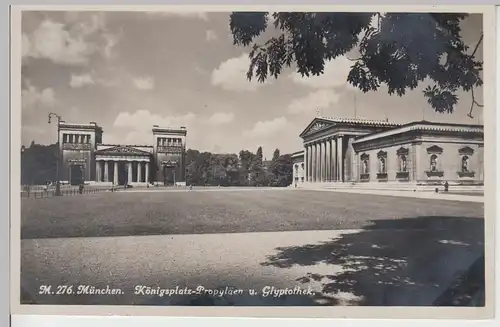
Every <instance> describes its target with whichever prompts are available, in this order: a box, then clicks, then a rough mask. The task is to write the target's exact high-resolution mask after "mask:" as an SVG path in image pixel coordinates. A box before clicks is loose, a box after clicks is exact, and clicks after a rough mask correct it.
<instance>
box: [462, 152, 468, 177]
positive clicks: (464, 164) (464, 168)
mask: <svg viewBox="0 0 500 327" xmlns="http://www.w3.org/2000/svg"><path fill="white" fill-rule="evenodd" d="M462 171H463V172H464V173H465V172H468V171H469V157H467V156H464V157H463V158H462Z"/></svg>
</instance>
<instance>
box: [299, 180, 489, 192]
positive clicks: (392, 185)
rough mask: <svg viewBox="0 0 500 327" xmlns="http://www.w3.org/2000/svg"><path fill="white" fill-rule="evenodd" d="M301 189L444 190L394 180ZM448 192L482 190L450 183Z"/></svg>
mask: <svg viewBox="0 0 500 327" xmlns="http://www.w3.org/2000/svg"><path fill="white" fill-rule="evenodd" d="M297 187H298V188H302V189H313V190H314V189H316V190H317V189H338V190H342V189H351V190H377V191H384V190H387V191H408V192H414V191H419V192H424V191H428V192H434V191H435V189H436V188H438V189H439V191H444V185H425V184H423V185H419V184H417V183H396V182H387V183H381V182H378V183H377V182H370V183H360V182H357V183H353V182H345V183H338V182H324V183H302V184H298V185H297ZM448 190H449V191H450V192H455V191H456V192H483V191H484V186H483V185H458V184H453V183H450V185H449V189H448Z"/></svg>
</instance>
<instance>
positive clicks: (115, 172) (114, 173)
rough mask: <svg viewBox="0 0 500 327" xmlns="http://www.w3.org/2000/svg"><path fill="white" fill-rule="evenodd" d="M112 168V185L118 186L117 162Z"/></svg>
mask: <svg viewBox="0 0 500 327" xmlns="http://www.w3.org/2000/svg"><path fill="white" fill-rule="evenodd" d="M113 168H114V169H113V184H115V185H118V161H115V165H114V167H113Z"/></svg>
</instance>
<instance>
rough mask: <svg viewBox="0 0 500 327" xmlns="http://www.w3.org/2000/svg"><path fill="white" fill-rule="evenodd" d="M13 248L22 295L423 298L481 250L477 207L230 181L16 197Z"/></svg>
mask: <svg viewBox="0 0 500 327" xmlns="http://www.w3.org/2000/svg"><path fill="white" fill-rule="evenodd" d="M21 247H22V264H21V269H22V272H21V279H22V286H23V291H24V292H23V301H24V302H30V301H31V302H32V301H36V302H37V303H68V304H91V303H92V304H134V303H135V304H158V305H160V304H178V305H186V304H199V305H203V304H205V305H207V304H208V305H210V304H216V305H217V304H221V305H262V304H272V305H321V304H324V305H431V304H432V301H434V300H435V299H436V298H437V297H438V296H439V295H440V294H441V293H442V292H443V291H444V290H445V289H446V288H447V287H448V285H449V284H450V283H451V281H452V280H453V279H454V278H455V277H457V274H460V273H461V272H463V271H464V270H466V269H467V268H468V266H469V265H470V264H471V263H472V262H473V261H474V260H476V259H477V258H478V257H480V256H481V255H482V252H483V249H484V205H483V204H482V203H478V202H465V201H452V200H449V199H448V200H436V199H425V198H410V197H395V196H384V195H374V194H354V193H343V192H317V191H314V190H293V189H275V190H272V189H262V190H258V189H237V188H235V189H231V190H225V191H217V189H215V190H212V191H210V190H197V189H193V190H192V191H188V190H178V191H159V190H151V191H142V192H138V191H123V192H114V193H111V192H109V193H100V194H86V195H81V196H71V197H69V196H68V197H52V198H44V199H22V241H21ZM42 284H46V285H58V284H73V285H76V284H79V285H83V284H87V285H94V286H96V287H106V286H107V285H109V286H110V287H115V288H120V289H122V290H123V292H124V294H122V295H120V296H118V295H117V296H90V295H89V296H47V295H45V296H43V295H40V294H36V291H35V292H34V291H29V290H38V289H39V287H40V285H42ZM137 285H143V286H144V285H146V286H147V285H149V286H154V287H164V288H175V287H176V286H179V287H194V288H196V286H197V285H203V286H204V287H205V288H207V289H208V288H221V287H226V286H227V287H234V288H241V289H244V290H248V289H250V288H256V289H258V290H259V291H261V290H262V289H263V288H264V287H265V286H270V285H272V286H275V287H276V288H286V287H289V288H293V287H296V286H297V285H298V286H300V287H302V288H304V289H307V288H310V289H312V290H314V292H313V293H314V294H308V295H302V296H295V295H293V296H280V297H273V296H267V297H263V296H244V295H239V296H236V295H234V296H224V297H217V296H215V297H213V296H212V297H211V298H210V297H208V298H206V297H196V296H195V297H186V296H181V295H179V294H177V295H175V296H168V297H158V296H154V295H145V294H142V295H140V294H139V295H138V294H134V289H135V287H136V286H137ZM189 301H190V302H189ZM193 301H194V302H193ZM196 301H198V302H196ZM203 301H208V302H203Z"/></svg>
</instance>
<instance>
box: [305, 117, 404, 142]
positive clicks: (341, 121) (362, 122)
mask: <svg viewBox="0 0 500 327" xmlns="http://www.w3.org/2000/svg"><path fill="white" fill-rule="evenodd" d="M318 121H320V122H321V121H322V122H325V123H334V124H338V125H348V126H352V125H356V126H372V127H387V128H390V127H399V126H401V125H402V124H400V123H394V122H390V121H388V120H370V119H363V118H342V117H337V118H335V117H315V118H314V119H313V120H312V121H311V122H310V123H309V124H308V125H307V127H306V128H304V130H303V131H302V132H301V133H300V135H299V137H303V136H305V135H306V133H307V131H308V130H309V129H310V128H311V127H312V126H313V125H314V124H315V123H316V122H318ZM320 130H323V129H320Z"/></svg>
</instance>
